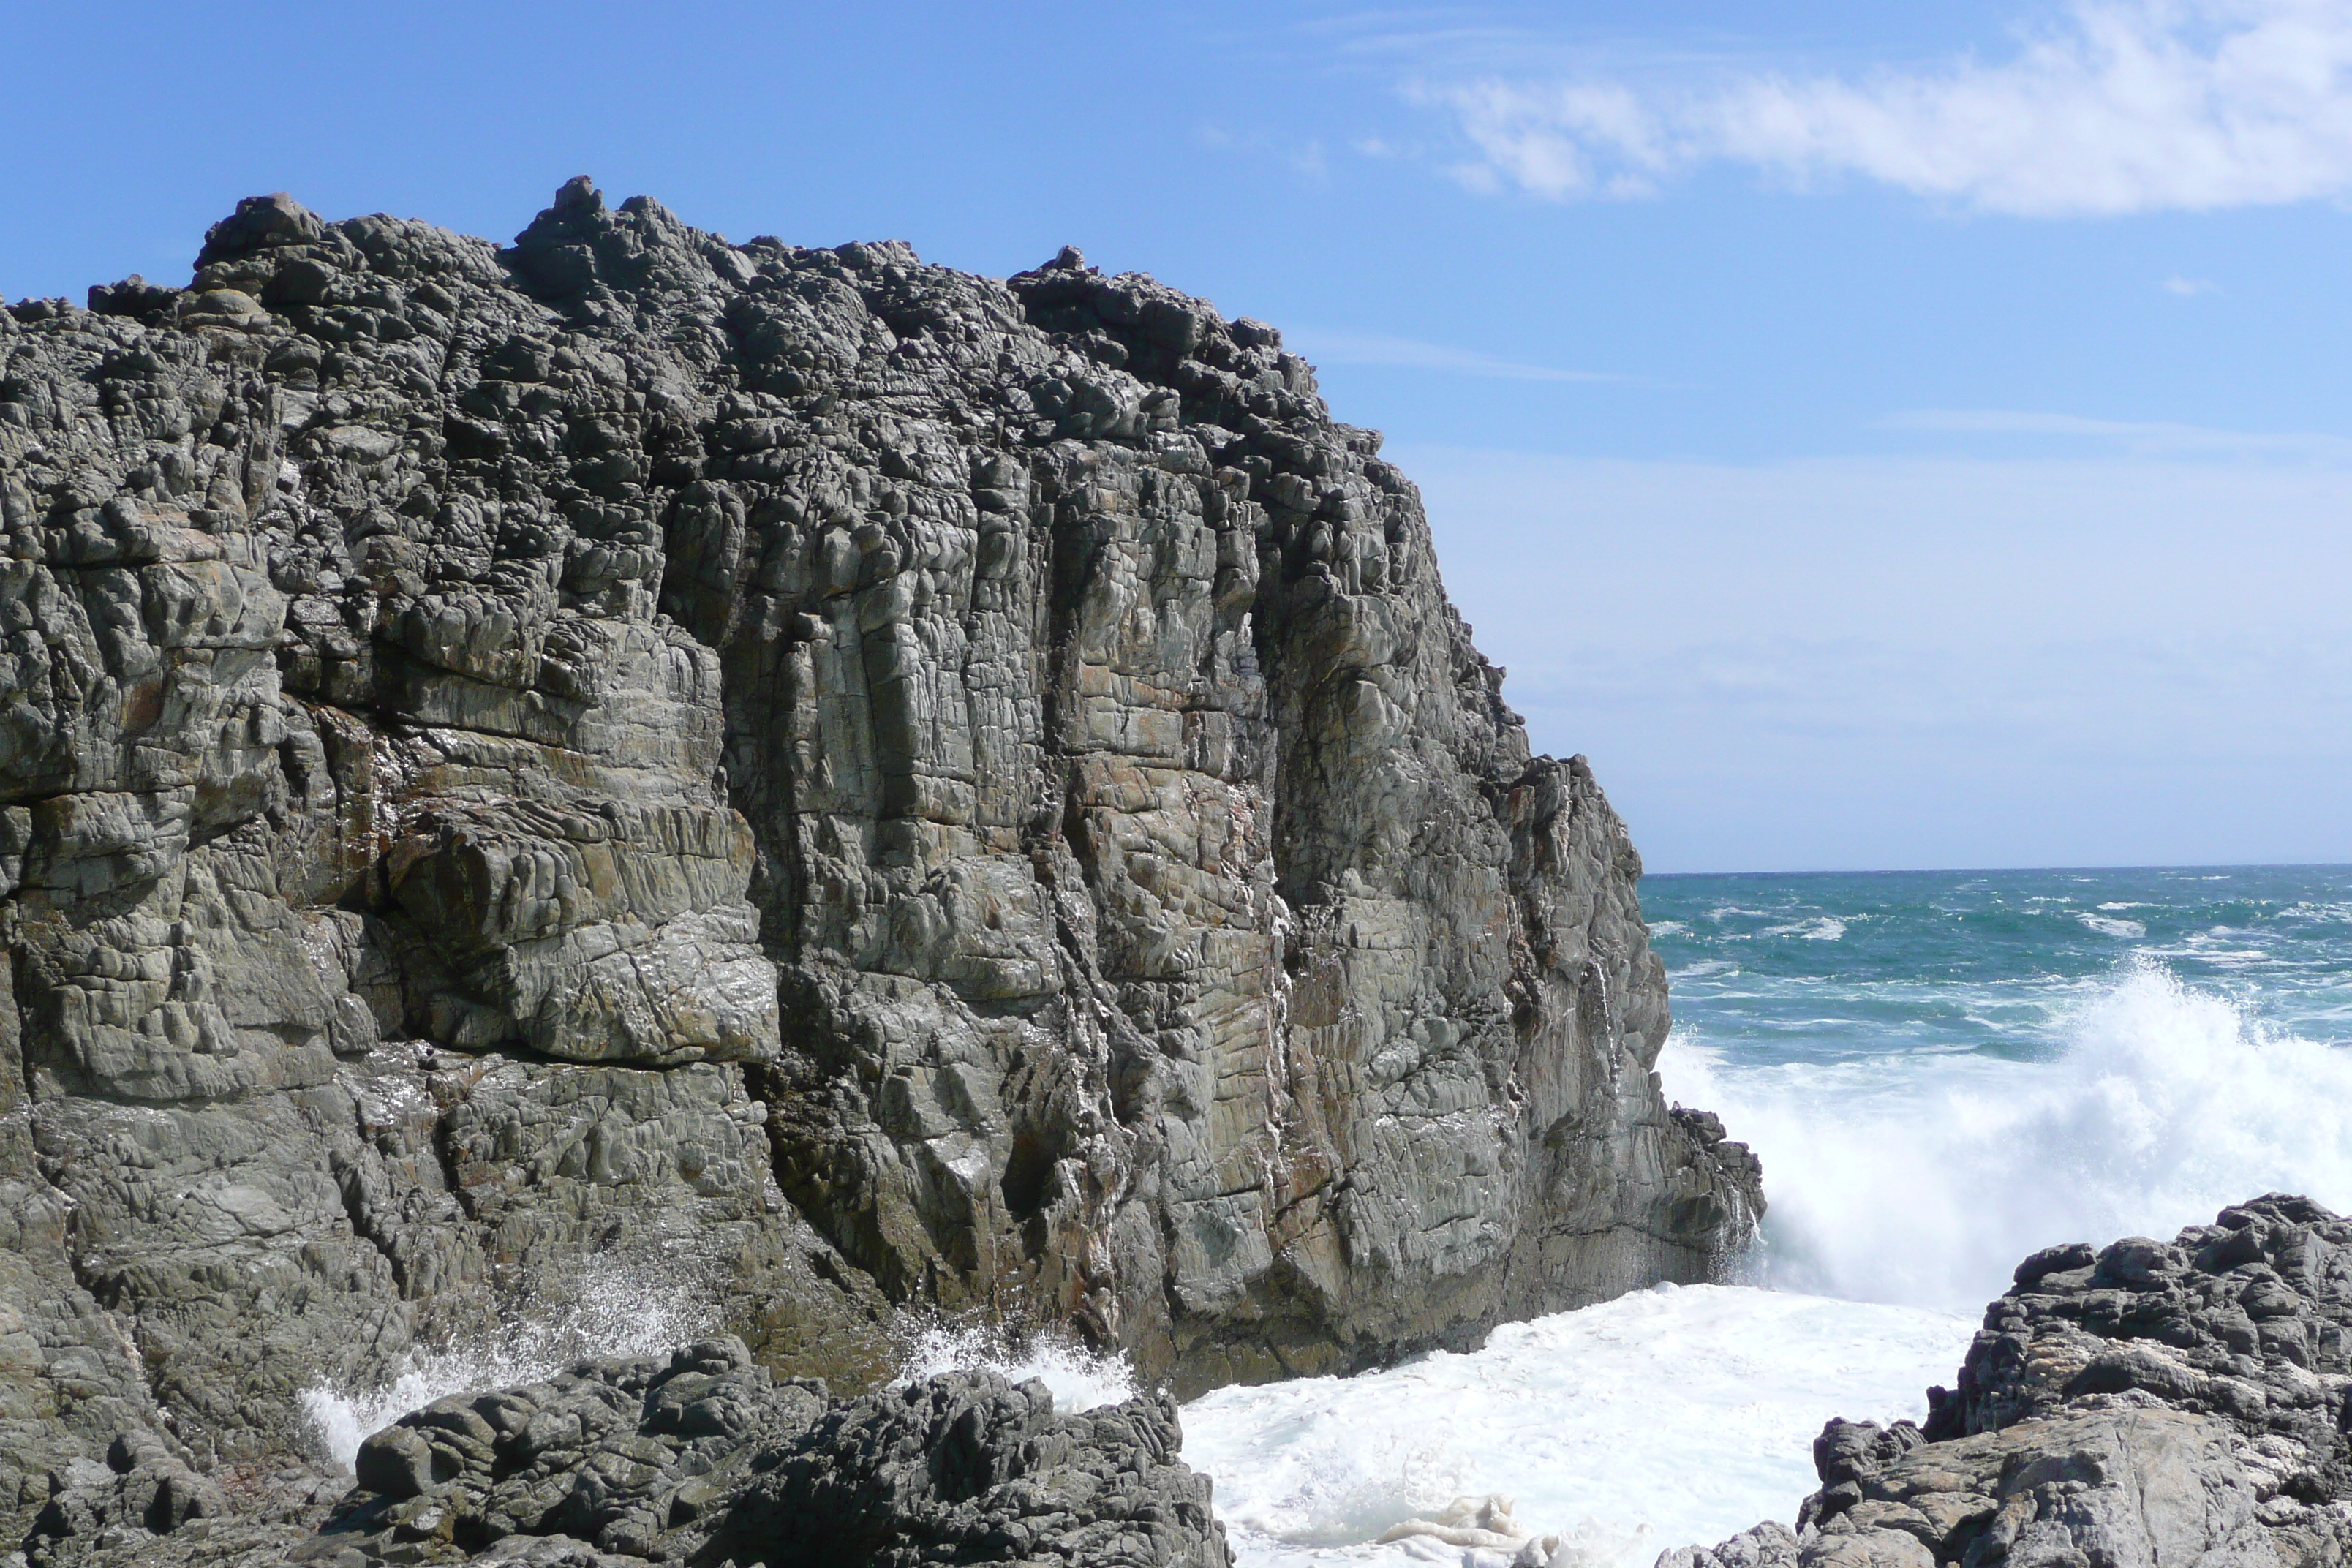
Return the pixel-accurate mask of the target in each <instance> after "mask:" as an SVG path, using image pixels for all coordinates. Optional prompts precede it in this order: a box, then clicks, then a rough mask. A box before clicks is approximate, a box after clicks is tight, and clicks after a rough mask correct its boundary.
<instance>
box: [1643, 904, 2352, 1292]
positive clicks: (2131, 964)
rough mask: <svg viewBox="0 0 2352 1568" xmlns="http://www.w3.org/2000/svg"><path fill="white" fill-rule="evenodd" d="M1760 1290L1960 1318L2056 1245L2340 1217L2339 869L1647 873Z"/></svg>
mask: <svg viewBox="0 0 2352 1568" xmlns="http://www.w3.org/2000/svg"><path fill="white" fill-rule="evenodd" d="M1642 901H1643V911H1644V913H1645V914H1646V915H1647V916H1648V918H1649V921H1650V922H1651V930H1652V934H1653V938H1654V942H1655V943H1656V945H1657V949H1658V951H1659V952H1660V953H1661V954H1662V955H1664V958H1665V961H1666V963H1667V968H1668V973H1669V975H1670V978H1671V984H1672V988H1673V998H1674V1009H1675V1034H1674V1037H1673V1038H1672V1040H1671V1041H1670V1043H1669V1045H1668V1047H1667V1051H1666V1054H1665V1056H1664V1058H1662V1060H1661V1063H1660V1070H1661V1072H1662V1073H1663V1074H1664V1078H1665V1079H1666V1086H1667V1089H1668V1092H1669V1093H1670V1094H1672V1095H1673V1096H1674V1097H1675V1098H1676V1099H1678V1100H1683V1101H1684V1102H1685V1103H1690V1104H1700V1105H1706V1106H1708V1107H1710V1108H1711V1109H1715V1110H1720V1111H1721V1112H1722V1113H1723V1115H1724V1117H1725V1120H1726V1121H1727V1122H1728V1123H1729V1124H1730V1127H1731V1131H1732V1133H1733V1135H1734V1136H1735V1137H1741V1138H1745V1139H1747V1140H1748V1142H1750V1143H1752V1144H1753V1145H1754V1146H1755V1147H1756V1149H1757V1151H1758V1152H1759V1154H1760V1155H1762V1157H1763V1159H1764V1170H1765V1192H1766V1195H1767V1197H1768V1199H1769V1201H1770V1202H1771V1204H1772V1205H1773V1212H1772V1214H1771V1215H1770V1216H1769V1218H1768V1220H1767V1224H1766V1228H1765V1237H1764V1241H1763V1245H1762V1246H1761V1247H1759V1249H1758V1251H1757V1253H1756V1255H1755V1258H1754V1260H1753V1267H1754V1272H1755V1275H1756V1277H1757V1279H1759V1282H1762V1283H1767V1284H1774V1285H1780V1286H1783V1287H1787V1288H1792V1289H1809V1290H1818V1291H1821V1292H1822V1293H1824V1294H1829V1295H1833V1296H1842V1297H1846V1298H1849V1299H1853V1300H1879V1301H1900V1302H1908V1303H1914V1304H1917V1305H1923V1306H1935V1307H1940V1308H1944V1309H1946V1310H1955V1311H1972V1310H1974V1309H1975V1308H1976V1307H1978V1306H1980V1305H1981V1304H1982V1302H1983V1301H1984V1300H1986V1299H1987V1298H1988V1297H1990V1296H1991V1295H1994V1294H1997V1293H1998V1291H1999V1289H2000V1286H2001V1285H2002V1284H2003V1283H2004V1282H2005V1281H2006V1279H2007V1276H2008V1272H2009V1270H2010V1268H2011V1266H2012V1265H2013V1264H2014V1262H2015V1260H2016V1259H2017V1258H2021V1257H2022V1256H2023V1255H2024V1254H2025V1253H2026V1252H2029V1251H2031V1250H2032V1249H2033V1248H2035V1247H2041V1246H2044V1245H2047V1244H2048V1243H2050V1242H2053V1241H2063V1240H2074V1239H2087V1240H2105V1239H2109V1238H2111V1237H2114V1236H2116V1235H2124V1234H2160V1235H2169V1234H2170V1233H2171V1232H2172V1231H2173V1230H2174V1229H2177V1228H2178V1227H2179V1226H2182V1225H2184V1224H2189V1223H2191V1222H2194V1221H2201V1220H2205V1219H2210V1217H2211V1213H2212V1211H2213V1210H2214V1209H2215V1208H2218V1207H2219V1206H2221V1205H2222V1204H2225V1203H2229V1202H2233V1201H2235V1200H2237V1199H2240V1198H2242V1197H2246V1196H2249V1195H2252V1194H2254V1193H2257V1192H2260V1191H2263V1190H2265V1189H2270V1188H2284V1189H2289V1190H2296V1191H2303V1192H2307V1193H2309V1194H2311V1195H2312V1196H2314V1197H2316V1198H2318V1199H2319V1200H2320V1201H2321V1202H2323V1203H2326V1204H2329V1205H2331V1206H2334V1207H2336V1208H2339V1209H2341V1208H2346V1207H2352V868H2347V867H2258V868H2179V869H2160V868H2159V869H2131V870H2098V869H2094V870H2047V871H1953V872H1889V873H1875V874H1823V875H1812V876H1682V877H1653V878H1650V879H1646V880H1645V881H1644V882H1643V886H1642Z"/></svg>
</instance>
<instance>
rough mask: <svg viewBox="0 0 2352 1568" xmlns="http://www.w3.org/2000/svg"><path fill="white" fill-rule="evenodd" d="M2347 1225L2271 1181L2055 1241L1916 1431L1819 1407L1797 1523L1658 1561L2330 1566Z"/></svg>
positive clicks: (1736, 1567) (1681, 1564) (2350, 1352)
mask: <svg viewBox="0 0 2352 1568" xmlns="http://www.w3.org/2000/svg"><path fill="white" fill-rule="evenodd" d="M2347 1340H2352V1221H2347V1220H2344V1219H2341V1218H2338V1217H2337V1216H2336V1215H2333V1214H2331V1213H2329V1212H2328V1211H2327V1210H2326V1209H2324V1208H2322V1207H2320V1206H2319V1205H2317V1204H2315V1203H2313V1202H2311V1201H2310V1200H2309V1199H2308V1198H2300V1197H2286V1196H2283V1195H2281V1194H2270V1195H2268V1196H2266V1197H2261V1198H2256V1199H2255V1200H2253V1201H2252V1202H2251V1203H2248V1204H2243V1205H2238V1206H2235V1207H2231V1208H2226V1209H2223V1210H2222V1211H2221V1215H2220V1217H2219V1218H2218V1219H2217V1220H2216V1221H2215V1223H2214V1224H2212V1225H2210V1226H2189V1228H2188V1229H2186V1230H2184V1231H2182V1232H2181V1233H2180V1234H2179V1237H2176V1238H2175V1239H2174V1240H2173V1241H2171V1242H2170V1243H2165V1242H2160V1241H2153V1240H2149V1239H2148V1238H2147V1237H2126V1238H2125V1239H2123V1240H2121V1241H2118V1242H2115V1243H2113V1244H2112V1245H2110V1246H2108V1247H2105V1248H2103V1249H2099V1250H2094V1249H2093V1248H2092V1247H2089V1246H2088V1245H2087V1244H2084V1243H2075V1244H2074V1245H2071V1246H2066V1247H2051V1248H2049V1249H2047V1250H2045V1251H2042V1252H2038V1253H2036V1254H2034V1255H2033V1256H2032V1258H2027V1259H2026V1260H2025V1261H2024V1262H2023V1263H2022V1264H2021V1265H2019V1266H2018V1269H2017V1282H2016V1284H2015V1286H2014V1287H2013V1288H2011V1289H2010V1290H2009V1291H2008V1292H2007V1293H2006V1294H2004V1295H2003V1296H2002V1297H2001V1298H2000V1300H1997V1301H1995V1302H1993V1303H1992V1305H1991V1306H1990V1307H1989V1308H1987V1309H1986V1310H1985V1326H1984V1328H1983V1329H1982V1330H1981V1331H1979V1333H1978V1334H1977V1337H1976V1342H1975V1343H1974V1344H1973V1345H1971V1346H1970V1347H1969V1354H1968V1360H1967V1362H1966V1363H1964V1364H1963V1365H1962V1366H1961V1368H1960V1374H1959V1381H1958V1388H1957V1389H1951V1390H1947V1389H1943V1388H1934V1389H1930V1390H1929V1391H1928V1405H1929V1415H1928V1420H1927V1427H1926V1429H1925V1430H1924V1431H1922V1430H1921V1429H1920V1428H1919V1427H1916V1426H1913V1425H1912V1424H1911V1423H1909V1422H1907V1421H1906V1422H1897V1423H1896V1424H1895V1426H1893V1427H1892V1428H1890V1429H1882V1428H1880V1427H1879V1426H1877V1425H1876V1424H1875V1423H1873V1422H1848V1421H1832V1422H1831V1423H1830V1424H1829V1426H1828V1427H1827V1428H1825V1429H1824V1430H1823V1432H1822V1436H1821V1437H1820V1439H1819V1440H1818V1441H1816V1442H1815V1443H1814V1445H1813V1459H1814V1464H1815V1468H1817V1469H1818V1470H1819V1472H1820V1474H1821V1478H1822V1489H1821V1490H1820V1491H1818V1492H1816V1493H1814V1494H1813V1496H1812V1497H1811V1498H1810V1499H1808V1500H1806V1502H1805V1505H1804V1509H1803V1510H1802V1512H1801V1515H1800V1516H1799V1519H1798V1528H1797V1529H1796V1530H1795V1531H1791V1530H1790V1529H1789V1528H1788V1527H1787V1526H1785V1525H1781V1524H1777V1523H1773V1524H1763V1525H1759V1526H1757V1527H1756V1528H1755V1529H1754V1530H1751V1531H1747V1532H1746V1533H1745V1534H1742V1535H1739V1536H1737V1537H1735V1538H1733V1539H1732V1540H1731V1541H1728V1542H1724V1543H1723V1544H1722V1545H1720V1546H1717V1547H1714V1548H1711V1549H1686V1550H1684V1551H1681V1552H1668V1553H1666V1554H1665V1555H1664V1556H1663V1557H1661V1558H1660V1559H1659V1564H1660V1568H1799V1565H1802V1568H1815V1565H1817V1564H1819V1565H1822V1568H1826V1565H1828V1564H1832V1563H1834V1564H1839V1565H1841V1568H1844V1565H1852V1568H1862V1565H1863V1564H1865V1563H1869V1564H1879V1565H1883V1568H1930V1565H1931V1564H1937V1563H1958V1564H1963V1565H1965V1568H1981V1565H1984V1564H1992V1563H2009V1564H2012V1565H2014V1568H2027V1565H2029V1564H2042V1563H2051V1564H2056V1563H2098V1564H2106V1565H2112V1568H2167V1565H2169V1564H2174V1563H2204V1564H2211V1565H2213V1568H2222V1565H2224V1564H2226V1565H2229V1568H2261V1565H2272V1564H2275V1565H2281V1568H2322V1565H2328V1568H2333V1565H2335V1564H2339V1563H2344V1562H2346V1561H2347V1557H2352V1436H2347V1434H2352V1343H2347Z"/></svg>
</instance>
